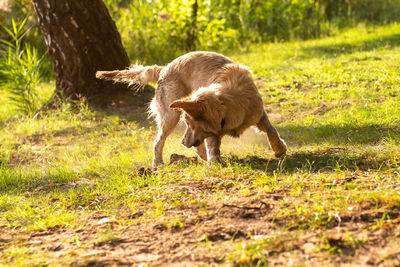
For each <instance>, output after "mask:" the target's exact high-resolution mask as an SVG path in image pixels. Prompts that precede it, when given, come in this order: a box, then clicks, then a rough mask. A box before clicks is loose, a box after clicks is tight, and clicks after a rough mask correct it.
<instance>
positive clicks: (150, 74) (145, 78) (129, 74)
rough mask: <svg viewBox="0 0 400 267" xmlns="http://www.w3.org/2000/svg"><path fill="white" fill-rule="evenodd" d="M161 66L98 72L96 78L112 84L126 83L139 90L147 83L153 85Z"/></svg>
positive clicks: (133, 67) (137, 66)
mask: <svg viewBox="0 0 400 267" xmlns="http://www.w3.org/2000/svg"><path fill="white" fill-rule="evenodd" d="M162 69H163V67H161V66H157V65H154V66H147V67H144V66H140V65H134V66H131V67H130V68H129V69H126V70H113V71H98V72H96V78H97V79H102V80H109V81H114V82H122V83H128V84H129V85H134V87H135V88H136V89H140V88H141V87H143V86H145V85H146V84H148V83H155V82H157V81H158V79H159V77H160V72H161V70H162Z"/></svg>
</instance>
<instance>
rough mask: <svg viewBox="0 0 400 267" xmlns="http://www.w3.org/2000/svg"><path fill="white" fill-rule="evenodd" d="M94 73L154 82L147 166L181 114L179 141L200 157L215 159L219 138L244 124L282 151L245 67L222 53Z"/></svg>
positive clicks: (217, 158) (282, 145)
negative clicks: (150, 155) (153, 133)
mask: <svg viewBox="0 0 400 267" xmlns="http://www.w3.org/2000/svg"><path fill="white" fill-rule="evenodd" d="M96 77H97V78H99V79H107V80H114V81H119V82H126V83H130V84H138V85H139V87H140V86H144V85H145V84H147V83H149V82H157V87H156V90H155V97H154V98H153V101H152V103H151V105H150V109H151V112H152V114H153V115H154V116H155V118H156V122H157V126H158V135H157V138H156V139H155V141H154V150H153V155H154V158H153V169H156V168H157V167H158V166H159V165H160V164H162V162H163V161H162V150H163V147H164V143H165V140H166V138H167V137H168V135H169V134H170V133H171V132H172V130H173V129H174V128H175V126H176V125H177V123H178V122H179V119H180V116H181V114H182V113H183V115H184V116H183V118H184V121H185V123H186V125H187V129H186V131H185V134H184V137H183V139H182V144H183V145H184V146H186V147H192V146H194V147H195V150H196V153H197V154H198V156H199V157H200V158H202V159H203V160H206V161H221V159H220V149H219V148H220V145H221V138H222V137H223V136H224V135H230V136H234V137H238V136H239V135H241V134H242V133H243V132H244V130H246V129H247V128H248V127H250V126H256V127H257V128H258V129H259V130H260V131H263V132H265V133H267V136H268V139H269V141H270V144H271V147H272V149H273V150H274V152H275V155H276V156H281V155H283V154H285V153H286V144H285V142H284V141H283V139H281V138H280V136H279V134H278V132H277V131H276V129H275V128H274V127H273V126H272V124H271V123H270V121H269V119H268V116H267V113H266V112H265V110H264V108H263V102H262V99H261V96H260V94H259V92H258V90H257V88H256V86H255V84H254V82H253V79H252V78H251V75H250V71H249V70H248V68H247V67H245V66H242V65H238V64H236V63H234V62H233V61H232V60H231V59H229V58H227V57H225V56H223V55H220V54H217V53H213V52H192V53H188V54H186V55H183V56H181V57H178V58H177V59H175V60H173V61H172V62H171V63H169V64H168V65H167V66H165V67H160V66H150V67H143V66H138V65H136V66H132V67H131V68H130V69H127V70H122V71H110V72H107V71H98V72H97V73H96Z"/></svg>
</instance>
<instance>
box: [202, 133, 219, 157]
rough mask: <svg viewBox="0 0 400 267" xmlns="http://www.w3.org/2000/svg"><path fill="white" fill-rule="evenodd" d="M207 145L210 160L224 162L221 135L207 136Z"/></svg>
mask: <svg viewBox="0 0 400 267" xmlns="http://www.w3.org/2000/svg"><path fill="white" fill-rule="evenodd" d="M205 142H206V147H207V159H208V161H210V162H219V163H222V159H221V151H220V149H219V148H220V146H221V137H220V136H211V137H207V138H206V141H205Z"/></svg>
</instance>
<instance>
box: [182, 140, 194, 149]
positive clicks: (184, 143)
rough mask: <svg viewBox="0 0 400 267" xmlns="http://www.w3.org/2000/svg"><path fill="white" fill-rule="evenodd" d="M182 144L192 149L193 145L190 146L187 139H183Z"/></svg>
mask: <svg viewBox="0 0 400 267" xmlns="http://www.w3.org/2000/svg"><path fill="white" fill-rule="evenodd" d="M181 143H182V145H184V146H185V147H186V148H190V147H192V145H191V144H189V143H188V142H187V141H186V139H185V138H183V139H182V141H181Z"/></svg>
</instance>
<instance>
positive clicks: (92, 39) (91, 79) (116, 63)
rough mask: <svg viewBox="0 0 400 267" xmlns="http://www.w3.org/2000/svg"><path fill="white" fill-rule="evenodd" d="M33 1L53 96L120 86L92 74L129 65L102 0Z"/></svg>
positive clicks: (105, 90)
mask: <svg viewBox="0 0 400 267" xmlns="http://www.w3.org/2000/svg"><path fill="white" fill-rule="evenodd" d="M33 3H34V7H35V10H36V13H37V15H38V19H39V25H40V28H41V30H42V31H43V34H44V37H45V42H46V44H47V47H48V53H49V56H50V58H51V60H52V62H53V68H54V71H55V74H56V95H58V96H60V95H61V96H63V97H65V98H72V99H77V98H81V97H86V98H91V97H92V96H96V95H99V94H104V93H107V94H110V91H113V90H120V89H121V86H117V85H113V84H111V83H107V82H104V81H100V80H97V79H96V77H95V73H96V71H98V70H114V69H124V68H126V67H127V66H129V58H128V56H127V54H126V52H125V49H124V47H123V45H122V42H121V37H120V35H119V33H118V30H117V28H116V26H115V23H114V21H113V20H112V19H111V16H110V14H109V13H108V10H107V7H106V6H105V5H104V3H103V1H102V0H33ZM124 88H125V89H126V88H127V87H124Z"/></svg>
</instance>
